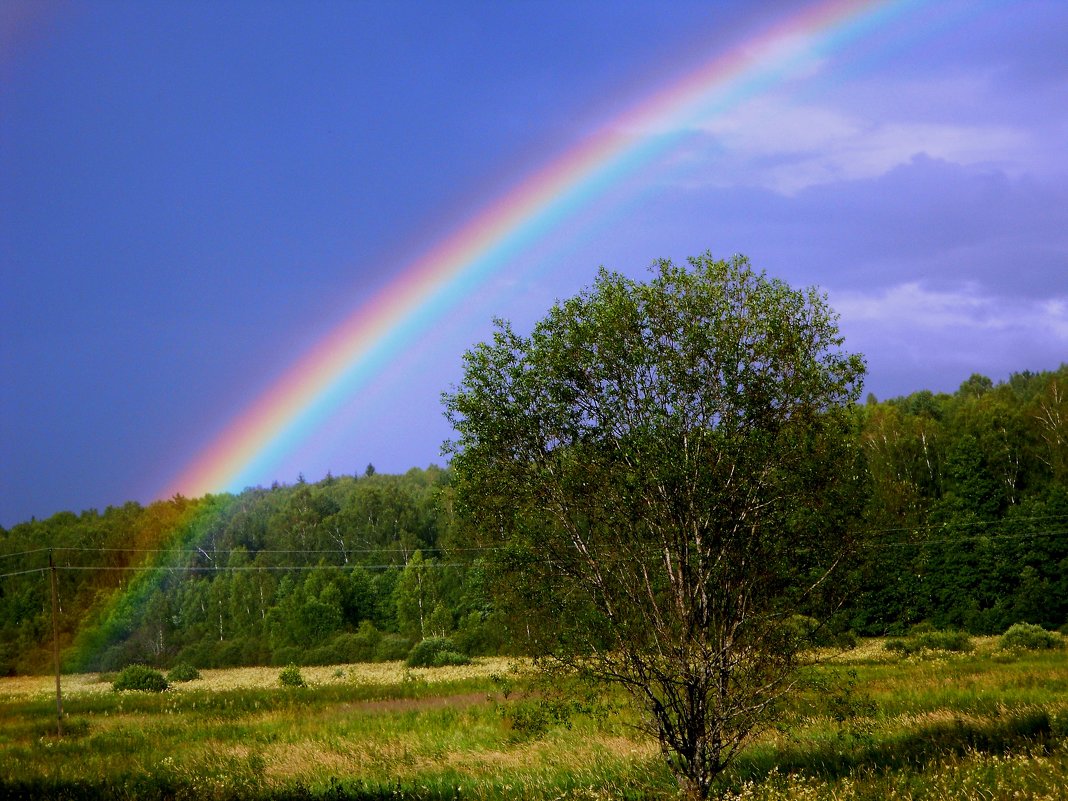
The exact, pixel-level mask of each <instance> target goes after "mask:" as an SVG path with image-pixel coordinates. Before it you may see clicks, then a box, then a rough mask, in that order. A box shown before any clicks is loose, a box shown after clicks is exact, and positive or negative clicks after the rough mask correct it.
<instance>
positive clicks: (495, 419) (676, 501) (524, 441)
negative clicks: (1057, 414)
mask: <svg viewBox="0 0 1068 801" xmlns="http://www.w3.org/2000/svg"><path fill="white" fill-rule="evenodd" d="M864 370H865V368H864V361H863V359H862V358H861V357H859V356H858V355H856V354H851V353H849V352H848V351H847V350H845V348H844V339H843V337H842V336H841V334H840V332H839V330H838V326H837V317H836V315H835V314H834V312H833V310H832V309H831V308H830V307H829V306H828V304H827V300H826V297H825V296H824V295H822V294H821V293H820V292H818V291H816V290H814V289H807V290H797V289H794V288H792V287H790V286H789V285H787V284H786V283H784V282H782V281H779V280H777V279H772V278H769V277H768V276H766V275H765V274H763V273H761V272H759V271H757V270H754V269H753V268H752V266H751V265H750V264H749V262H748V260H746V259H745V258H744V257H742V256H735V257H733V258H731V259H729V260H726V261H721V260H716V259H713V258H712V257H711V256H710V255H709V254H705V255H702V256H698V257H694V258H691V259H689V260H688V263H687V265H685V266H676V265H675V264H673V263H671V262H670V261H660V262H658V263H657V264H656V265H654V267H653V269H652V277H651V278H650V279H649V280H648V281H646V282H639V281H634V280H632V279H630V278H628V277H626V276H624V275H621V274H619V273H612V272H609V271H607V270H604V269H602V270H601V271H600V272H599V273H598V276H597V279H596V281H595V283H594V284H593V286H591V287H590V288H589V289H588V290H584V291H583V292H582V293H580V294H579V295H576V296H575V297H572V298H569V299H568V300H566V301H562V302H558V303H557V304H555V305H554V306H553V307H552V308H551V309H550V310H549V311H548V312H547V313H546V315H545V317H544V318H543V319H541V320H540V321H539V322H538V323H537V324H536V325H535V326H534V328H533V330H532V332H531V333H530V334H529V335H528V336H524V335H521V334H519V333H517V332H516V331H515V330H514V329H513V328H512V326H511V325H510V324H508V323H507V322H505V321H499V322H498V324H497V329H496V331H495V332H494V335H493V338H492V339H491V340H489V341H487V342H483V343H480V344H478V345H476V346H475V347H474V348H472V349H471V350H470V351H468V352H467V353H466V354H465V356H464V375H463V379H462V381H461V382H460V384H459V386H458V387H457V388H456V389H455V391H453V392H451V393H449V394H447V395H446V396H445V404H446V408H447V410H448V415H449V420H450V422H451V423H452V424H453V427H454V428H455V430H456V432H457V437H456V440H455V441H454V442H452V443H450V445H449V446H448V450H449V451H450V452H451V453H452V455H453V462H452V466H453V473H454V486H455V490H456V497H457V510H458V514H459V516H460V518H461V520H463V521H464V522H465V523H466V524H468V525H469V526H470V527H471V530H472V531H474V532H476V533H477V534H478V535H480V537H479V539H478V540H477V541H478V542H480V543H482V544H484V545H485V546H486V547H488V548H491V549H492V550H491V551H490V553H491V554H492V555H493V557H494V558H492V559H491V563H492V565H493V567H494V568H495V570H496V575H497V577H498V582H497V583H496V585H495V587H496V588H497V589H498V590H499V593H500V594H499V597H501V598H502V599H506V600H508V601H511V602H512V603H511V604H510V607H509V608H514V609H515V610H516V611H517V613H518V614H519V615H523V616H527V617H528V618H529V619H530V621H531V622H530V628H531V630H532V632H533V637H532V641H531V647H532V648H536V649H537V654H538V655H539V656H544V657H547V658H548V659H550V660H551V661H552V662H553V663H555V664H557V665H559V666H562V667H564V668H566V669H568V670H578V671H580V672H582V673H584V674H585V675H588V676H589V677H591V678H593V679H594V680H596V681H598V682H608V683H613V684H618V685H620V686H622V687H623V688H625V689H626V691H627V692H628V693H630V694H632V696H633V697H634V699H635V701H636V702H637V704H638V705H639V706H640V707H641V708H642V709H643V710H644V712H645V716H644V718H643V720H642V724H641V725H644V726H645V727H646V730H647V731H648V732H649V733H650V734H653V735H655V736H656V738H657V740H658V742H659V743H660V745H661V748H662V752H663V756H664V759H665V762H666V763H667V764H668V765H669V766H670V767H671V770H672V771H673V772H674V773H675V774H676V775H677V776H678V778H679V781H680V783H681V784H682V786H683V787H685V788H686V789H687V794H688V795H689V796H690V797H693V798H700V799H703V798H706V797H707V796H708V792H709V787H710V786H711V783H712V781H713V780H714V779H715V777H716V776H717V775H719V774H720V773H721V772H722V771H723V770H724V768H725V767H726V765H727V764H728V763H729V761H730V759H731V758H732V755H733V754H735V753H736V752H738V751H739V750H740V748H741V747H742V745H743V744H744V743H746V742H747V741H748V740H749V739H750V738H751V737H752V736H754V735H755V733H756V732H757V731H758V730H759V729H760V728H761V727H762V726H765V725H768V721H769V720H770V719H771V718H772V717H773V715H774V714H775V708H776V705H777V702H778V700H779V699H781V698H782V697H783V695H784V694H787V693H789V692H790V691H791V688H792V687H794V686H795V681H794V678H793V677H794V675H795V674H796V668H797V662H796V656H797V654H798V653H799V652H800V651H801V650H803V649H804V647H805V643H804V642H803V641H802V639H800V638H797V637H792V636H783V622H784V621H785V620H786V619H787V618H789V617H791V616H792V615H794V614H796V612H797V611H798V607H799V604H800V603H802V602H804V604H805V606H806V611H807V612H808V613H809V614H810V615H814V616H817V617H823V616H825V615H826V613H828V610H829V609H832V608H833V602H832V603H828V604H826V609H820V608H819V606H820V603H819V602H820V601H821V600H823V598H824V597H825V596H827V595H829V594H830V593H831V591H832V590H834V589H836V588H837V587H838V583H837V582H832V581H827V578H828V575H829V574H830V573H831V572H832V571H833V570H834V569H835V567H837V566H840V565H841V563H842V558H843V556H844V555H845V553H846V552H847V551H849V550H850V545H851V539H852V537H851V536H850V535H851V534H852V533H853V532H855V531H856V529H855V528H854V529H851V528H850V526H849V521H850V519H851V518H852V517H855V516H856V513H859V509H860V506H861V504H862V499H863V497H864V495H863V487H864V481H863V480H862V478H861V471H860V470H859V469H858V462H859V444H858V440H857V437H856V433H857V431H856V427H855V422H856V421H855V418H854V414H853V409H854V406H855V403H856V401H857V400H858V399H859V397H860V385H861V382H862V379H863V376H864Z"/></svg>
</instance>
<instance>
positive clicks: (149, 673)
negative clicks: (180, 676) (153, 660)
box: [111, 665, 168, 693]
mask: <svg viewBox="0 0 1068 801" xmlns="http://www.w3.org/2000/svg"><path fill="white" fill-rule="evenodd" d="M111 686H112V687H113V688H114V689H115V691H116V692H122V691H123V690H142V691H144V692H153V693H161V692H163V691H164V690H166V689H167V687H168V685H167V680H166V679H165V678H164V677H163V674H162V673H160V672H159V671H158V670H153V669H152V668H150V667H148V666H147V665H129V666H127V667H125V668H123V669H122V672H121V673H120V674H119V675H118V678H116V679H115V681H114V682H113V683H112V685H111Z"/></svg>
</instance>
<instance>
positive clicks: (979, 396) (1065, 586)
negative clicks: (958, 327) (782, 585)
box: [841, 365, 1068, 634]
mask: <svg viewBox="0 0 1068 801" xmlns="http://www.w3.org/2000/svg"><path fill="white" fill-rule="evenodd" d="M860 413H861V415H862V418H863V441H864V445H865V451H866V455H867V463H868V472H869V475H870V476H871V482H872V496H871V502H870V504H869V510H868V513H867V515H866V517H865V519H864V521H863V522H862V523H858V524H859V525H864V526H866V527H868V528H869V529H871V530H872V531H874V532H875V538H874V541H873V542H872V547H871V553H870V555H869V557H868V558H867V559H865V560H864V563H863V565H862V567H861V569H860V570H859V571H858V572H857V574H856V575H855V576H854V578H855V585H856V586H857V587H858V589H859V590H860V591H859V592H858V593H857V594H856V600H855V602H854V603H852V604H851V605H850V606H849V608H848V609H847V610H846V611H845V612H844V614H843V615H842V621H841V625H842V626H843V627H848V628H851V629H853V630H854V631H856V632H858V633H861V634H903V633H905V632H907V631H908V630H909V629H910V628H911V627H912V626H914V625H915V624H917V623H920V622H922V621H928V622H930V623H931V624H933V625H934V626H935V627H936V628H962V629H965V630H967V631H969V632H971V633H973V634H999V633H1001V632H1003V631H1005V629H1007V628H1008V627H1009V626H1010V625H1012V624H1013V623H1017V622H1026V623H1033V624H1036V625H1041V626H1043V627H1045V628H1047V629H1056V628H1058V627H1059V626H1062V625H1063V624H1065V623H1066V622H1068V365H1062V366H1061V367H1060V368H1059V369H1058V370H1056V371H1053V372H1047V373H1028V372H1024V373H1017V374H1015V375H1013V376H1011V377H1010V378H1009V380H1008V381H1005V382H1003V383H1000V384H997V385H995V384H994V383H993V382H992V381H991V380H990V379H988V378H985V377H983V376H978V375H975V376H972V377H971V378H970V379H968V380H967V381H965V382H964V383H963V384H962V385H961V387H960V389H959V390H958V391H957V392H956V393H954V394H952V395H948V394H946V395H935V394H932V393H930V392H918V393H916V394H913V395H910V396H908V397H905V398H897V399H894V400H890V401H885V402H882V403H880V402H877V401H876V400H875V399H874V398H872V397H869V399H868V403H867V404H866V405H865V406H863V407H862V408H861V409H860Z"/></svg>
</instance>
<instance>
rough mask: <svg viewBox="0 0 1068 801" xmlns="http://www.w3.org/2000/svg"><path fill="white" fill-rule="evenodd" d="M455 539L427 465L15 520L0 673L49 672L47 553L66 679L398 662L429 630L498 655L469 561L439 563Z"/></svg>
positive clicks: (442, 477) (4, 549) (4, 567)
mask: <svg viewBox="0 0 1068 801" xmlns="http://www.w3.org/2000/svg"><path fill="white" fill-rule="evenodd" d="M365 472H370V471H365ZM453 537H454V534H453V526H452V523H451V513H450V490H449V488H448V474H447V473H446V472H445V471H443V470H441V469H438V468H434V467H431V468H429V469H427V470H411V471H409V472H408V473H407V474H406V475H403V476H388V475H381V474H375V475H362V476H360V477H358V478H357V477H355V476H343V477H336V478H335V477H327V478H326V479H325V480H323V481H320V482H319V483H317V484H311V483H305V482H301V483H298V484H296V485H293V486H275V487H272V488H270V489H262V488H252V489H248V490H245V491H244V492H242V493H241V494H239V495H236V496H232V495H211V496H207V497H204V498H200V499H195V500H194V499H187V498H183V497H180V496H179V497H175V498H173V499H171V500H169V501H162V502H158V503H153V504H151V505H149V506H147V507H141V506H139V505H138V504H134V503H130V504H126V505H125V506H122V507H109V508H108V509H106V510H105V511H104V512H97V511H95V510H90V511H87V512H83V513H82V514H81V515H74V514H70V513H61V514H57V515H55V516H53V517H51V518H49V519H47V520H41V521H31V522H28V523H23V524H20V525H17V526H14V527H13V528H12V529H11V530H10V531H3V530H0V573H20V575H12V576H6V577H4V578H0V674H6V673H12V672H40V671H47V670H48V669H49V668H50V664H51V651H50V647H51V633H52V629H51V606H50V599H49V583H48V575H47V573H46V572H44V571H42V570H41V569H40V568H41V567H42V566H43V565H47V560H48V554H47V552H46V550H44V549H47V548H52V549H54V555H55V560H56V564H57V566H58V570H57V579H58V586H59V600H60V607H61V614H60V617H59V626H60V645H61V650H62V659H63V664H64V669H65V670H118V669H120V668H122V667H123V666H125V665H127V664H130V663H132V662H147V663H149V664H155V665H157V666H162V667H167V666H171V665H174V664H177V663H178V662H187V663H189V664H191V665H194V666H197V667H201V668H204V667H223V666H230V665H240V664H275V665H286V664H289V663H290V662H295V663H297V664H331V663H338V662H356V661H373V660H393V659H403V658H405V657H406V656H407V654H408V651H409V650H410V648H411V646H412V644H413V643H414V642H416V641H418V640H419V639H421V638H422V637H423V636H432V635H438V636H445V635H449V636H452V637H453V640H454V642H455V643H456V644H457V647H458V649H459V650H462V651H463V652H465V653H469V654H487V653H497V652H499V651H500V650H501V649H502V648H503V647H504V645H505V642H504V637H503V627H502V623H501V621H500V618H499V615H495V613H494V608H493V604H492V603H491V600H490V599H489V598H488V597H487V596H486V594H485V591H484V587H483V583H482V581H481V580H480V578H479V563H478V560H477V558H471V557H477V553H469V552H463V551H461V552H460V555H459V556H451V555H448V554H447V552H446V550H445V549H446V547H447V546H449V545H452V544H453V543H452V541H451V538H453ZM461 545H462V543H461ZM5 554H10V555H11V556H6V557H5ZM76 567H77V568H92V569H73V568H76ZM142 567H143V568H164V569H157V570H144V571H141V570H136V569H133V570H131V568H142ZM26 570H31V571H35V572H30V573H22V571H26Z"/></svg>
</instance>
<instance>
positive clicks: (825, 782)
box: [0, 641, 1068, 801]
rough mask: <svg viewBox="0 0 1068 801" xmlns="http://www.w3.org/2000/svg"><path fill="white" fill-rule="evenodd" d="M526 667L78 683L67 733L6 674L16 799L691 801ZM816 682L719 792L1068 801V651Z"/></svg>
mask: <svg viewBox="0 0 1068 801" xmlns="http://www.w3.org/2000/svg"><path fill="white" fill-rule="evenodd" d="M514 667H515V666H513V665H510V663H508V662H507V661H506V660H477V661H476V663H475V664H474V665H471V666H468V667H457V668H438V669H425V670H406V669H405V668H404V667H403V666H402V665H400V664H397V663H394V664H389V665H343V666H338V667H324V668H304V669H302V673H303V675H304V678H305V679H306V680H307V681H308V682H309V685H310V686H308V687H307V688H296V689H287V688H282V687H281V686H280V685H279V683H278V674H279V669H278V668H245V669H234V670H225V671H203V676H202V678H200V679H198V680H195V681H191V682H187V683H182V684H174V685H172V689H170V690H168V691H167V692H165V693H162V694H154V693H115V692H113V691H112V690H111V685H110V684H109V683H108V682H107V681H103V680H101V679H100V677H97V676H93V675H86V676H65V677H64V693H65V694H64V707H65V711H66V712H67V718H66V721H65V728H66V731H65V734H64V736H63V737H62V738H60V737H57V736H56V732H55V724H56V720H55V698H54V695H53V694H52V693H54V683H53V682H54V680H53V679H51V678H49V677H32V678H14V679H0V797H4V798H20V797H24V798H40V797H53V798H70V799H78V798H87V799H88V798H109V799H111V798H114V799H119V798H122V799H130V798H147V799H172V798H190V799H192V798H209V799H307V798H331V799H342V798H354V799H355V798H428V799H429V798H472V799H512V798H519V799H524V798H526V799H557V798H573V799H609V798H635V799H637V798H653V799H667V798H673V797H675V789H674V785H673V783H672V781H671V777H670V776H669V775H668V774H667V772H666V771H665V770H664V768H663V767H662V765H661V764H660V760H659V758H658V755H657V750H656V747H655V744H654V743H652V742H650V741H649V740H648V739H646V738H644V737H642V736H641V735H639V734H637V733H636V732H635V730H634V729H633V727H632V724H633V723H634V721H635V717H634V712H633V710H631V709H629V708H628V707H627V706H626V705H625V704H623V703H621V702H619V701H618V699H617V700H613V699H611V698H608V699H601V701H600V702H598V703H593V704H590V703H589V699H584V700H582V701H581V702H579V701H575V702H574V703H563V702H561V701H559V700H558V699H555V698H554V697H553V696H549V697H547V696H545V695H544V694H543V693H541V692H540V691H539V692H536V693H530V692H528V690H529V680H528V678H527V677H526V674H525V673H524V672H523V666H519V670H518V672H516V671H515V670H513V668H514ZM815 676H816V677H817V678H818V679H820V680H823V681H824V683H825V684H826V686H827V687H837V688H839V690H838V691H836V692H828V691H821V690H819V689H814V690H812V691H811V692H809V693H807V694H806V695H805V696H804V697H801V698H799V699H798V700H797V702H796V703H795V704H794V705H793V706H792V707H791V708H790V709H789V710H787V711H786V717H785V720H784V725H783V726H782V727H781V728H780V729H776V730H772V731H769V732H767V733H765V734H764V735H763V736H762V737H761V738H760V739H759V740H758V741H757V742H755V743H754V744H753V745H752V746H751V747H750V748H749V749H748V750H747V751H746V752H745V753H744V754H743V755H742V757H741V758H740V759H739V760H738V761H737V763H736V764H735V765H734V767H733V769H732V770H731V771H730V773H729V775H727V776H725V777H724V778H723V781H722V784H721V786H720V787H719V788H718V791H719V794H720V796H721V797H723V798H728V799H739V800H740V799H767V801H772V800H773V799H873V800H874V799H961V798H981V799H1064V798H1068V790H1066V789H1065V788H1066V787H1068V654H1066V652H1065V651H1063V650H1061V651H1052V652H1043V653H1037V652H1035V653H1032V652H1019V653H1016V652H1014V653H1000V652H996V651H995V650H994V644H993V641H985V642H980V643H979V647H978V648H977V649H976V650H975V651H973V652H971V653H968V654H965V655H958V654H948V653H939V652H934V653H932V652H928V653H924V654H920V655H918V656H910V657H907V658H902V657H898V656H894V655H892V654H889V653H888V652H886V651H885V650H884V649H883V648H882V644H881V643H879V642H878V641H869V642H865V643H864V644H862V646H861V647H860V648H858V649H857V650H856V651H853V652H850V654H848V655H847V656H846V657H845V658H842V659H838V660H836V661H834V662H833V663H830V664H825V665H823V666H821V667H819V668H817V669H815ZM548 698H554V700H552V701H550V700H548ZM563 712H567V713H568V714H562V713H563Z"/></svg>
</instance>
